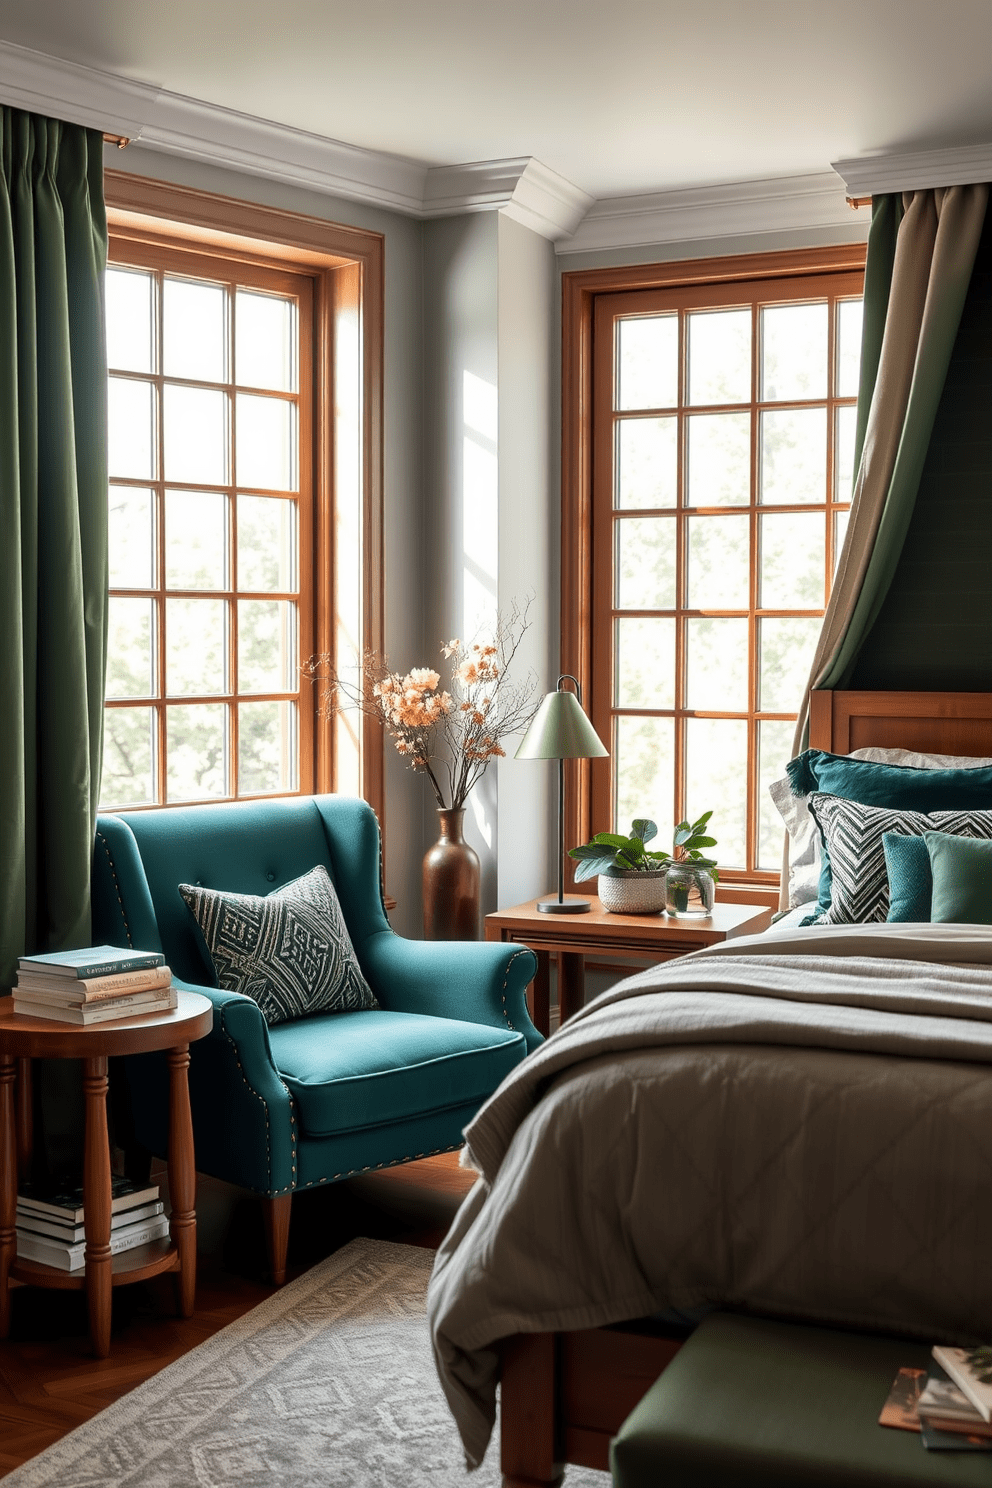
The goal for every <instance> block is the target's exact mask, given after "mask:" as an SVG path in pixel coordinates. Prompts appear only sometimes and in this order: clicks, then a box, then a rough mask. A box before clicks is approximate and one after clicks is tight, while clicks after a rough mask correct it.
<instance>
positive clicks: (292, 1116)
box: [220, 1008, 296, 1197]
mask: <svg viewBox="0 0 992 1488" xmlns="http://www.w3.org/2000/svg"><path fill="white" fill-rule="evenodd" d="M225 1012H226V1009H225V1008H221V1010H220V1022H221V1032H222V1033H223V1035H224V1037H225V1038H226V1039H227V1041H228V1043H229V1044H230V1045H231V1048H232V1049H233V1050H234V1062H235V1064H236V1065H237V1066H238V1071H239V1073H240V1075H241V1078H242V1080H243V1081H244V1083H245V1086H246V1087H247V1089H248V1090H249V1091H250V1092H251V1094H252V1095H253V1096H254V1097H255V1099H256V1100H257V1101H260V1102H261V1106H262V1110H263V1111H264V1112H265V1165H266V1167H267V1168H268V1170H269V1177H270V1178H271V1176H272V1133H271V1127H270V1124H269V1103H268V1101H267V1100H266V1099H265V1096H264V1095H262V1094H260V1092H259V1091H257V1090H256V1089H255V1087H254V1085H252V1083H251V1081H250V1080H249V1079H248V1076H247V1075H246V1074H245V1071H244V1066H243V1065H242V1063H241V1059H240V1057H239V1055H238V1046H237V1044H236V1043H235V1041H234V1039H233V1038H232V1037H231V1035H230V1033H229V1032H228V1030H227V1023H226V1018H225ZM275 1073H276V1075H277V1076H278V1074H279V1071H278V1070H275ZM279 1083H280V1085H281V1086H282V1088H283V1090H285V1092H286V1094H287V1095H288V1096H289V1124H290V1139H289V1140H290V1146H291V1148H292V1173H293V1181H292V1183H288V1184H287V1185H286V1187H285V1188H277V1189H270V1190H268V1192H269V1194H270V1196H271V1197H275V1195H277V1194H284V1193H292V1192H293V1191H294V1190H295V1188H296V1112H295V1110H294V1108H293V1097H292V1095H291V1093H290V1090H289V1087H288V1086H287V1085H286V1083H285V1081H284V1080H280V1081H279Z"/></svg>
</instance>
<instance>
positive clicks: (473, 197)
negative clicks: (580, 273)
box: [422, 156, 595, 242]
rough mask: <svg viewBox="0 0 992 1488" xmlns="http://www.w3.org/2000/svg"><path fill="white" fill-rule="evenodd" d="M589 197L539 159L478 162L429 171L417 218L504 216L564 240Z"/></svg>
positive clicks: (587, 205)
mask: <svg viewBox="0 0 992 1488" xmlns="http://www.w3.org/2000/svg"><path fill="white" fill-rule="evenodd" d="M594 201H595V198H594V197H591V196H589V195H588V193H587V192H585V191H582V190H580V188H579V187H578V186H574V185H573V184H572V182H571V181H567V180H566V179H565V177H564V176H560V175H559V174H558V173H557V171H553V170H551V169H549V167H548V166H546V165H542V164H541V162H540V161H539V160H534V159H532V158H530V157H528V156H522V157H520V158H518V159H516V160H480V161H475V162H473V163H471V164H467V165H440V166H434V167H433V168H432V169H431V170H429V171H428V172H427V189H426V191H425V194H424V205H423V213H422V215H423V216H425V217H428V218H429V217H453V216H456V215H457V214H459V213H461V212H486V211H493V210H494V209H495V210H497V211H502V212H505V213H506V215H507V216H508V217H512V218H513V219H514V220H515V221H517V222H520V223H522V224H523V226H524V227H529V228H531V229H533V231H534V232H538V233H540V234H541V236H542V237H545V238H550V239H551V241H552V242H555V241H557V240H558V239H559V238H564V237H568V236H569V234H570V233H573V232H574V231H575V229H576V228H577V227H578V225H579V223H580V222H581V221H582V218H583V216H584V215H585V213H586V212H588V211H589V208H590V207H591V206H593V204H594Z"/></svg>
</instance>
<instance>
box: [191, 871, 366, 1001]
mask: <svg viewBox="0 0 992 1488" xmlns="http://www.w3.org/2000/svg"><path fill="white" fill-rule="evenodd" d="M179 892H180V894H181V895H182V897H183V899H184V900H185V902H186V904H187V906H188V908H189V910H190V911H191V913H192V915H193V918H194V919H195V920H196V923H197V925H198V926H199V928H200V933H201V934H202V936H203V939H204V942H205V943H206V947H207V951H208V952H209V955H210V959H211V961H212V962H213V965H214V970H215V971H216V973H217V985H218V986H219V987H222V988H223V990H224V991H225V992H242V993H244V994H245V995H246V996H247V997H251V998H253V999H254V1001H255V1002H257V1003H258V1005H259V1007H260V1008H261V1010H262V1016H263V1018H264V1019H265V1021H266V1023H270V1024H273V1023H288V1022H289V1021H290V1020H291V1019H293V1018H303V1017H305V1016H306V1015H307V1014H308V1013H331V1012H333V1013H345V1012H352V1011H355V1010H356V1009H360V1008H375V1007H378V1006H379V1004H378V1003H377V1002H376V1000H375V997H374V996H373V994H372V989H371V987H370V986H369V984H368V982H367V981H366V980H365V978H364V977H363V975H362V971H361V967H360V966H359V964H358V960H357V958H356V956H355V948H354V946H353V945H352V943H351V936H350V935H349V934H348V927H347V926H346V925H345V922H344V916H343V915H342V913H341V905H340V904H339V903H338V896H337V893H336V891H335V888H334V885H333V884H332V883H331V880H330V877H329V875H328V872H327V869H326V868H324V867H317V868H313V869H311V871H310V872H309V873H305V874H304V875H303V877H302V878H297V879H294V880H293V882H292V883H288V884H284V885H283V887H282V888H281V889H274V890H273V891H272V893H271V894H266V895H261V894H230V893H225V892H224V891H223V890H219V889H204V888H201V887H200V886H199V885H197V884H180V885H179Z"/></svg>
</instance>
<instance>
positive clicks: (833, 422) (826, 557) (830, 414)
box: [823, 295, 838, 605]
mask: <svg viewBox="0 0 992 1488" xmlns="http://www.w3.org/2000/svg"><path fill="white" fill-rule="evenodd" d="M827 305H828V314H827V489H826V493H825V505H824V521H825V522H826V524H827V525H826V534H825V541H824V544H823V561H824V565H825V572H824V575H823V602H824V605H826V604H827V603H829V600H830V584H831V580H832V579H833V573H834V564H833V556H834V508H835V504H836V501H835V498H836V495H837V492H836V490H835V473H834V465H835V455H836V443H837V401H836V394H837V309H838V306H837V300H836V299H835V298H834V296H833V295H831V296H830V298H829V300H828V301H827Z"/></svg>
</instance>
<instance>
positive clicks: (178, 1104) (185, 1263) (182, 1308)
mask: <svg viewBox="0 0 992 1488" xmlns="http://www.w3.org/2000/svg"><path fill="white" fill-rule="evenodd" d="M168 1060H169V1196H170V1198H171V1200H172V1216H171V1218H170V1221H169V1233H170V1235H171V1236H172V1243H173V1245H174V1246H175V1247H176V1250H177V1251H178V1254H179V1277H178V1287H177V1290H178V1294H179V1312H180V1314H181V1316H182V1317H190V1316H191V1315H192V1312H193V1300H194V1297H195V1295H196V1163H195V1158H194V1153H193V1117H192V1114H191V1112H190V1108H189V1079H188V1075H187V1071H188V1069H189V1045H188V1044H180V1045H179V1047H178V1048H175V1049H170V1050H169V1053H168Z"/></svg>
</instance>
